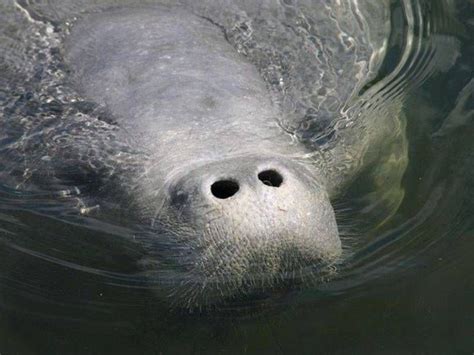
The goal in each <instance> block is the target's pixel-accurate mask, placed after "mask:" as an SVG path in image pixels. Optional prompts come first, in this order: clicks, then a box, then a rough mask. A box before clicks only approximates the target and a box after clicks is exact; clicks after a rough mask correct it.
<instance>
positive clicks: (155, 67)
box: [50, 3, 406, 307]
mask: <svg viewBox="0 0 474 355" xmlns="http://www.w3.org/2000/svg"><path fill="white" fill-rule="evenodd" d="M265 4H266V3H265ZM264 6H268V7H270V8H271V7H272V5H269V4H266V5H264ZM343 20H344V21H355V19H351V18H345V19H343ZM322 25H323V26H328V23H324V24H322ZM332 25H333V26H336V27H337V26H338V23H337V21H334V23H332ZM380 31H381V32H383V31H382V30H380ZM321 32H322V33H324V28H321ZM359 35H361V36H362V33H359ZM371 39H372V40H374V41H375V42H377V41H378V42H377V43H375V44H374V45H373V46H372V45H371V44H370V40H371ZM382 39H383V34H380V33H379V34H372V38H369V37H368V35H367V38H363V37H361V38H359V39H358V40H359V42H360V43H365V45H366V47H365V51H366V53H364V55H365V56H366V57H367V58H370V63H369V62H366V63H365V64H364V65H362V64H361V63H352V62H351V60H354V58H355V57H356V54H354V53H355V51H356V48H354V44H353V43H352V42H351V41H353V39H351V38H350V37H349V36H348V37H347V38H345V37H344V36H343V34H342V33H341V37H340V38H339V39H338V40H340V41H341V43H343V44H344V45H345V46H347V48H346V52H344V53H345V55H346V56H347V57H341V54H338V53H336V51H335V50H334V48H327V51H326V50H324V51H322V52H321V53H319V54H318V56H319V57H321V56H323V59H324V60H323V61H321V67H322V68H323V69H321V71H322V72H323V73H322V74H323V75H321V78H324V80H322V82H318V83H317V84H318V85H319V84H321V85H320V86H321V89H319V91H318V95H319V96H318V97H323V98H324V100H323V103H322V104H320V105H319V107H320V108H321V110H320V112H315V113H313V116H312V117H313V119H312V121H311V123H312V124H314V123H315V122H316V123H317V122H321V123H322V122H324V124H326V126H328V127H332V129H329V130H328V131H330V132H332V134H331V137H330V138H328V139H326V141H325V143H324V144H325V145H324V146H323V145H322V144H321V146H319V148H318V147H315V144H316V143H314V142H313V143H314V144H308V142H307V141H306V142H305V141H303V139H299V138H300V137H299V136H297V135H295V132H297V131H298V128H294V127H301V126H305V125H308V122H307V121H305V120H303V119H302V118H295V117H296V115H293V116H290V115H287V113H286V111H285V109H284V105H285V100H286V96H285V95H286V94H285V93H282V92H278V90H274V86H273V85H274V84H273V83H270V82H269V78H268V77H267V76H265V73H263V71H262V67H263V66H264V64H265V58H263V59H262V58H260V57H259V55H258V53H257V54H255V53H254V54H255V55H254V56H253V57H252V55H247V54H246V53H243V52H242V51H239V50H238V48H236V44H235V43H231V42H232V38H230V36H229V33H228V32H226V30H225V26H224V25H221V24H219V23H218V21H217V20H216V19H213V18H208V17H203V16H199V15H198V14H195V13H193V11H188V10H187V9H186V8H181V7H179V8H178V7H174V6H153V7H144V8H127V7H124V8H113V9H111V10H108V11H103V12H98V13H90V14H84V15H82V16H81V17H80V18H79V19H78V20H77V22H75V23H74V25H73V26H72V30H71V33H70V34H69V35H68V36H67V38H66V42H65V45H64V47H63V53H62V55H63V57H64V58H65V62H66V65H67V66H68V68H69V73H70V78H71V82H72V83H73V87H74V88H75V89H76V90H77V91H78V92H79V94H80V95H82V96H83V97H85V98H87V99H88V100H90V101H94V102H96V103H97V104H98V105H100V107H104V108H105V109H106V111H107V115H108V117H110V120H106V121H107V122H108V124H110V125H111V126H113V130H110V131H107V132H106V133H102V132H98V133H95V134H96V135H95V136H94V137H92V138H90V140H91V141H93V140H94V139H95V140H96V141H97V142H99V141H100V143H94V144H93V145H92V146H93V148H95V149H90V150H87V149H86V148H88V147H84V145H80V143H79V142H77V144H73V145H72V150H73V152H71V153H70V155H71V156H73V157H74V156H81V158H82V159H81V160H77V161H76V160H74V159H72V160H73V161H74V163H73V164H69V163H68V164H69V165H68V164H66V163H65V166H66V165H67V166H68V167H70V166H71V165H76V166H75V169H76V170H78V171H85V170H91V167H92V169H93V170H94V169H95V167H97V165H98V164H101V162H99V163H97V164H95V163H93V161H94V159H96V158H97V156H99V158H100V157H103V156H107V159H109V158H110V157H111V156H112V155H113V156H114V157H113V159H112V158H110V159H109V160H108V163H107V164H103V165H102V166H101V168H100V169H98V168H97V169H95V170H96V171H95V173H96V175H100V176H101V179H102V180H100V181H105V182H104V185H107V188H103V189H102V190H101V191H106V192H107V191H108V193H106V195H107V194H108V196H106V199H109V200H114V201H118V202H119V203H120V205H119V206H120V207H118V208H121V209H123V210H125V211H126V213H127V214H130V215H134V216H135V217H136V218H137V219H138V220H139V221H140V223H141V225H142V226H143V228H144V230H146V232H144V233H143V235H141V236H138V237H137V240H136V242H137V243H140V244H141V245H142V246H143V248H144V250H145V251H146V252H145V253H144V256H143V257H142V258H141V259H140V260H138V263H139V264H140V267H141V269H142V270H143V273H144V274H145V275H146V276H147V277H148V278H149V279H150V280H158V283H159V284H160V286H159V287H157V291H156V292H158V293H159V294H160V295H162V296H163V297H164V298H170V299H172V301H173V302H175V303H177V304H178V305H183V306H186V307H194V306H202V305H207V304H214V303H219V302H222V301H225V300H228V299H232V298H236V297H240V296H242V295H253V294H258V293H259V292H261V291H262V290H268V289H273V288H288V287H290V286H292V285H301V284H305V283H311V282H316V283H317V282H319V281H321V280H323V279H325V278H327V277H328V276H329V275H330V274H331V273H333V272H334V265H336V264H337V263H338V262H339V261H340V260H341V255H343V252H342V251H343V247H344V245H343V243H341V237H340V235H339V231H338V225H337V223H336V218H335V212H334V209H333V207H332V205H331V200H332V199H333V198H334V197H336V196H337V195H338V194H339V193H340V192H341V191H344V189H345V188H346V187H347V185H348V184H349V183H350V182H351V181H352V180H354V178H355V177H356V176H357V174H358V173H359V172H361V171H362V170H363V169H364V168H365V167H367V166H368V165H369V164H371V163H374V162H382V163H383V162H384V157H385V156H392V157H393V154H392V153H393V149H394V148H393V147H394V146H395V145H396V144H398V143H399V142H400V141H401V142H404V138H403V137H404V135H403V125H402V124H401V123H400V120H399V108H400V105H399V103H394V104H392V105H391V106H390V107H388V106H387V107H385V109H384V110H381V111H373V112H372V113H370V114H366V115H364V114H363V112H362V113H361V112H356V113H353V115H354V116H353V117H352V116H351V115H352V113H351V112H349V113H347V114H346V116H345V119H341V115H340V113H338V112H333V114H332V115H331V111H330V110H329V109H325V108H327V107H330V106H331V105H330V104H329V102H330V100H331V99H333V98H334V97H336V98H337V100H338V101H339V102H340V103H344V102H348V101H349V100H350V99H351V98H352V97H353V96H354V93H355V92H356V91H357V89H358V88H360V87H361V86H362V85H363V84H364V83H366V82H367V81H368V80H369V79H370V78H371V76H374V75H375V72H376V69H377V66H378V65H379V64H380V59H381V58H382V57H383V52H384V46H383V40H382ZM369 49H370V50H369ZM309 53H310V56H311V55H312V54H311V53H312V52H311V51H310V52H309ZM314 53H316V52H314ZM331 56H333V57H334V58H332V57H331ZM336 56H339V58H336ZM319 57H318V58H319ZM318 60H319V59H318ZM343 63H345V64H343ZM347 63H349V64H347ZM300 65H301V68H300V69H298V68H297V69H298V70H303V68H304V63H303V61H302V62H301V63H300ZM342 65H345V66H344V67H342ZM357 65H359V66H360V67H361V68H362V69H361V70H360V71H359V73H358V74H357V75H356V76H354V74H353V73H354V71H353V69H354V67H355V66H357ZM333 66H334V67H333ZM338 66H340V67H338ZM295 67H297V65H295ZM326 68H327V69H326ZM351 70H352V71H351ZM300 74H301V73H300ZM301 75H302V74H301ZM324 82H326V83H327V86H328V87H324ZM310 85H311V84H310ZM315 85H316V83H315ZM277 86H278V85H277ZM329 93H331V95H333V96H330V95H329ZM288 95H289V94H288ZM334 95H336V96H334ZM315 97H316V96H315ZM310 99H311V100H313V99H312V98H310ZM325 105H326V106H325ZM341 107H342V106H341ZM296 111H297V110H296ZM318 115H319V116H318ZM314 117H316V119H314ZM355 117H357V120H355V119H354V118H355ZM336 122H338V125H336V124H335V123H336ZM291 127H293V128H291ZM394 132H395V134H394ZM74 134H75V135H76V136H77V132H75V133H74ZM295 137H296V139H295ZM393 137H396V139H393ZM119 144H120V145H123V146H127V147H132V148H133V149H134V150H136V151H139V152H140V154H139V155H137V157H136V158H135V159H132V160H130V159H129V160H127V159H121V153H117V149H115V147H116V146H117V145H119ZM97 147H99V148H98V149H97ZM89 148H90V147H89ZM74 150H77V151H78V152H79V151H80V154H79V153H77V154H76V153H74ZM109 150H110V152H111V153H109ZM91 151H92V152H91ZM112 152H113V153H112ZM381 152H385V153H383V154H382V153H381ZM401 152H402V153H400V154H399V155H400V156H401V157H402V158H401V160H403V158H404V157H405V155H404V154H405V153H406V152H405V151H404V150H403V149H401ZM397 154H398V153H397ZM50 155H52V154H50ZM58 156H65V154H64V152H62V153H60V154H58ZM102 160H104V159H102ZM382 163H381V164H382ZM83 165H87V167H86V166H84V168H82V166H83ZM382 165H383V164H382ZM400 166H402V168H401V169H399V170H400V172H399V173H398V174H399V175H397V176H398V178H399V177H400V176H401V174H402V173H403V168H404V165H403V163H402V164H401V165H400ZM66 170H67V169H66ZM99 170H100V171H99ZM384 174H385V175H386V173H385V172H384V173H382V174H379V175H378V176H379V177H380V176H385V175H384ZM55 176H56V177H57V176H61V174H56V175H55ZM64 176H66V175H64ZM104 176H105V178H104ZM68 179H70V176H69V175H68V176H67V178H64V181H62V184H63V185H67V184H68V183H69V182H68V181H69V180H68ZM56 183H57V181H56ZM69 184H72V183H69ZM382 184H383V182H382ZM395 185H396V184H395ZM110 186H112V187H110ZM111 191H112V192H111ZM104 204H105V203H104ZM171 296H172V297H171Z"/></svg>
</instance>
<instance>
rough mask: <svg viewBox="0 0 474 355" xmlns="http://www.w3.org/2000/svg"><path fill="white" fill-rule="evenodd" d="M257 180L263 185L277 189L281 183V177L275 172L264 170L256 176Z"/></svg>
mask: <svg viewBox="0 0 474 355" xmlns="http://www.w3.org/2000/svg"><path fill="white" fill-rule="evenodd" d="M258 179H259V180H260V181H261V182H263V183H264V184H265V185H268V186H272V187H279V186H280V185H281V184H282V182H283V176H281V175H280V173H278V172H277V171H276V170H264V171H262V172H261V173H259V174H258Z"/></svg>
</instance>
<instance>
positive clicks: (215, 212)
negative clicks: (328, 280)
mask: <svg viewBox="0 0 474 355" xmlns="http://www.w3.org/2000/svg"><path fill="white" fill-rule="evenodd" d="M311 168H312V166H310V165H309V166H308V165H304V164H301V163H299V162H294V161H292V160H290V159H287V158H285V157H282V156H262V155H253V156H252V155H244V156H238V157H231V158H228V159H225V160H215V161H210V162H205V163H201V164H194V165H193V164H190V165H186V164H184V165H183V166H182V169H179V172H178V173H176V172H174V173H173V174H172V176H169V177H168V180H167V182H166V183H165V184H163V186H164V187H163V188H161V189H160V191H159V193H158V194H157V195H159V198H158V199H157V200H159V201H160V206H159V208H158V209H157V210H156V211H155V212H153V215H152V216H150V218H151V219H152V221H151V223H152V225H153V229H154V230H155V231H158V232H157V233H156V236H155V237H149V238H147V243H148V246H147V249H148V254H147V256H146V257H145V258H144V259H143V260H142V261H141V264H142V266H143V267H144V268H145V269H146V270H147V271H146V273H147V275H148V277H149V278H150V279H151V280H156V281H157V283H158V284H159V286H158V287H157V289H159V290H160V291H161V292H163V291H164V292H165V295H166V296H167V297H170V295H172V297H171V299H172V301H173V302H175V303H177V304H178V305H180V306H182V305H185V306H188V307H194V306H202V305H209V304H215V303H220V302H223V301H227V300H232V299H239V298H241V297H242V296H245V297H248V296H261V295H263V294H264V293H265V294H267V295H270V296H271V294H272V291H274V290H278V291H282V290H290V289H293V288H294V287H295V286H298V287H300V286H304V285H307V284H312V283H314V282H315V283H318V282H320V281H321V280H322V278H324V277H327V276H328V273H330V272H331V270H333V265H334V264H335V263H336V262H337V261H338V259H339V257H340V255H341V251H342V249H341V241H340V239H339V234H338V227H337V224H336V220H335V214H334V210H333V208H332V206H331V204H330V201H329V197H328V193H327V191H326V189H325V187H324V184H323V183H322V181H320V179H318V177H317V176H316V174H315V173H314V168H313V169H312V170H313V171H312V170H311ZM155 201H156V200H155ZM279 293H280V294H281V292H279Z"/></svg>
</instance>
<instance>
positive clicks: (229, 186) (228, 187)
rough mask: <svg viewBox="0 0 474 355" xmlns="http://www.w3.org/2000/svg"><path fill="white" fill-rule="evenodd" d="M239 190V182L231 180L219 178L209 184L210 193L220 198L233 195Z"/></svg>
mask: <svg viewBox="0 0 474 355" xmlns="http://www.w3.org/2000/svg"><path fill="white" fill-rule="evenodd" d="M237 191H239V184H238V183H236V182H235V181H232V180H219V181H216V182H215V183H213V184H212V185H211V192H212V194H213V195H214V196H215V197H217V198H221V199H225V198H229V197H232V196H234V195H235V194H236V193H237Z"/></svg>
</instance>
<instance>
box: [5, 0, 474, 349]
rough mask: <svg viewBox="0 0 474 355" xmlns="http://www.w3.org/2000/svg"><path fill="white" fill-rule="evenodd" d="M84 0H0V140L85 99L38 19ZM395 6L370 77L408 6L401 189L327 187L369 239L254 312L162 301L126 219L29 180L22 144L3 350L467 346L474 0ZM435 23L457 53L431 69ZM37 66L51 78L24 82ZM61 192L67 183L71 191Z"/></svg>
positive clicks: (52, 18) (473, 314) (47, 20)
mask: <svg viewBox="0 0 474 355" xmlns="http://www.w3.org/2000/svg"><path fill="white" fill-rule="evenodd" d="M98 3H99V5H98V7H97V8H102V7H104V8H107V6H110V4H109V5H107V6H105V5H104V6H102V5H101V2H98ZM329 3H331V4H332V6H336V5H335V3H336V1H334V2H329ZM353 3H354V4H355V3H357V2H356V1H355V2H353ZM285 4H286V5H287V4H288V2H287V1H284V2H282V6H284V5H285ZM88 6H89V7H94V6H96V5H94V4H92V2H88V1H84V2H81V4H79V3H68V2H64V3H62V4H59V3H58V4H55V3H54V2H51V3H49V2H27V1H18V2H17V3H13V2H12V3H10V2H7V1H2V2H0V21H3V24H2V25H0V58H1V60H2V61H1V62H0V73H1V75H0V76H1V77H0V85H1V87H0V108H1V109H2V110H1V112H0V119H1V120H2V122H3V123H4V122H7V121H8V122H9V124H8V125H2V124H0V129H2V130H3V131H0V154H4V155H3V156H5V154H8V152H9V147H10V146H11V144H12V143H15V142H16V141H18V140H19V139H20V138H21V129H22V128H24V127H25V125H24V122H25V121H26V122H28V120H29V119H33V118H31V117H39V116H38V112H40V113H43V114H44V116H42V117H51V116H59V115H62V114H63V113H64V112H65V111H64V110H65V109H69V110H79V111H80V110H82V111H87V109H84V108H79V109H78V108H77V107H76V106H74V105H71V106H65V104H64V102H59V101H58V102H57V101H55V100H56V99H57V98H58V97H61V95H62V94H63V95H64V97H66V96H67V95H68V93H67V92H66V93H62V92H61V91H60V90H59V91H58V90H56V89H57V88H58V87H60V86H59V84H58V85H56V84H57V83H59V82H61V80H62V75H64V69H63V68H61V67H58V65H57V63H60V58H59V59H58V58H56V57H57V56H59V54H58V53H57V52H56V51H55V49H54V48H55V46H57V45H58V43H56V42H55V41H56V37H55V36H49V37H48V35H51V34H52V33H55V31H58V30H59V29H60V28H61V26H64V23H61V22H60V21H59V20H57V19H61V18H67V17H68V16H69V17H70V16H72V15H74V14H78V13H79V12H80V10H79V9H82V8H87V7H88ZM100 11H104V10H102V9H101V10H100ZM391 11H392V15H391V18H392V30H391V38H390V40H389V46H390V48H389V51H388V54H387V58H386V60H385V62H384V64H383V66H382V69H381V72H380V74H379V77H378V79H377V80H380V81H383V80H384V77H386V76H387V75H389V74H390V73H391V72H393V71H394V70H396V69H395V68H396V67H397V64H398V63H399V61H401V60H402V59H401V58H402V57H403V53H404V52H403V50H404V49H403V48H404V46H405V45H406V43H405V41H406V37H405V36H406V35H407V33H409V32H410V29H409V27H410V26H409V25H410V21H409V20H407V17H408V16H409V13H410V11H412V12H413V14H414V20H413V23H411V25H412V27H413V28H414V29H413V28H412V30H413V31H414V32H415V33H418V36H414V38H415V42H416V40H417V39H419V38H421V39H422V40H421V44H419V47H417V46H416V45H415V46H414V49H413V51H414V52H416V51H418V52H417V54H414V53H411V58H412V59H413V61H410V60H408V61H407V63H412V64H410V65H409V66H410V68H409V69H406V68H405V69H403V70H401V71H400V72H399V73H398V75H399V76H403V75H405V76H407V77H409V78H410V80H411V81H410V83H409V84H407V85H405V86H404V87H403V88H404V89H406V90H408V89H411V90H412V91H410V95H409V97H408V99H407V100H406V103H405V105H404V110H405V114H406V116H407V132H408V140H409V165H408V169H407V172H406V173H405V174H404V178H403V187H404V188H405V196H404V199H403V201H402V203H401V206H400V207H399V208H398V209H397V211H396V213H395V214H394V215H393V216H391V217H390V218H389V220H388V221H386V222H385V223H384V224H383V225H382V226H380V227H376V226H374V223H372V222H371V219H370V216H372V215H371V213H369V212H370V211H369V212H367V210H364V209H363V208H362V207H360V206H361V203H360V201H361V198H360V194H358V189H359V186H358V185H357V183H356V184H354V187H353V188H352V190H351V191H350V192H349V193H348V194H347V195H346V200H345V201H344V198H342V201H338V203H342V204H343V205H344V207H346V208H347V210H348V212H347V215H346V217H344V215H343V217H342V218H347V219H349V222H351V223H348V225H352V226H353V231H352V232H353V233H354V235H355V236H356V237H358V238H361V240H363V241H364V242H363V243H355V246H354V250H353V254H352V256H351V258H350V260H348V261H347V263H346V264H345V265H344V267H342V268H341V270H340V274H339V277H336V278H334V279H333V280H330V281H329V282H328V283H326V284H324V285H322V286H321V287H319V288H317V289H312V288H308V289H304V290H299V291H297V292H295V294H291V295H288V296H285V297H283V299H282V300H280V301H279V302H278V303H277V304H268V305H266V306H265V307H261V308H259V311H258V312H256V311H255V310H254V309H253V308H251V307H250V304H245V303H244V304H240V305H239V306H233V307H234V309H229V310H224V311H222V310H221V311H220V312H199V311H194V312H193V313H188V312H186V311H171V310H169V309H167V308H166V307H165V306H163V305H162V304H161V303H160V302H159V301H157V300H156V297H155V296H154V294H153V293H152V292H150V290H149V287H148V286H147V284H146V282H145V281H144V280H143V279H141V278H139V277H137V276H136V275H137V274H138V273H137V269H136V266H135V265H134V264H133V262H132V260H133V258H134V253H135V252H136V251H135V250H134V249H133V248H131V247H130V245H128V244H127V242H125V241H124V240H126V239H127V238H126V237H127V236H129V235H130V234H131V233H133V232H131V230H132V229H133V228H132V227H133V226H128V225H120V224H118V223H117V224H114V223H112V222H104V221H101V220H97V219H94V218H92V217H90V216H89V215H81V214H80V213H77V210H78V209H81V208H84V207H89V206H88V205H87V201H83V200H81V198H80V196H78V197H77V199H75V200H74V201H75V202H74V204H73V206H71V205H70V204H67V205H65V204H61V203H59V202H58V201H60V200H61V198H64V196H58V195H57V193H55V192H54V191H53V192H51V191H38V190H35V191H31V190H29V189H27V188H26V182H27V181H28V178H29V170H28V163H32V162H31V161H28V159H24V157H23V158H21V159H20V158H18V170H19V171H21V173H22V176H23V177H24V179H20V183H19V182H18V180H15V179H13V178H12V179H10V178H9V177H10V176H12V175H14V174H13V173H14V172H11V174H5V173H4V174H0V176H1V177H2V180H1V181H0V354H1V355H9V354H109V353H113V354H161V353H163V354H169V353H179V354H182V353H183V354H184V353H198V354H200V353H203V354H212V353H223V354H224V353H226V354H227V353H232V354H233V353H235V354H241V353H250V354H262V353H263V354H266V353H269V354H270V353H271V354H273V353H276V354H280V353H284V354H287V353H288V354H293V353H295V354H473V353H474V275H473V270H474V105H473V103H474V97H473V91H474V78H473V69H474V65H473V62H472V58H473V57H474V40H473V35H472V34H473V33H474V4H473V3H472V1H468V0H458V1H446V2H442V1H439V2H436V1H432V2H428V1H426V2H423V1H416V0H413V1H408V0H407V1H404V2H398V1H393V2H392V4H391ZM64 14H69V15H68V16H65V15H64ZM71 14H72V15H71ZM427 23H429V24H430V26H427ZM45 24H46V25H45ZM427 28H428V29H427ZM420 29H425V30H426V32H427V34H426V36H423V35H419V33H420V32H423V30H420ZM438 30H439V31H440V32H442V33H443V35H442V36H439V37H436V41H440V42H441V44H443V43H445V42H446V43H447V42H449V43H450V45H446V46H444V45H440V46H434V47H431V48H435V49H436V48H437V50H445V51H446V50H447V49H446V48H449V49H450V50H452V51H455V53H454V54H455V55H452V56H450V55H448V54H449V53H447V55H446V56H442V57H443V58H452V62H450V63H447V64H446V65H444V66H443V67H444V68H445V69H444V71H436V72H434V71H433V72H431V71H430V70H426V67H429V65H430V60H432V59H433V58H437V57H436V56H435V55H433V52H430V51H429V50H428V51H427V54H426V53H425V54H420V53H424V52H423V48H424V45H425V43H423V41H427V42H428V41H431V40H432V38H433V37H430V36H429V34H432V33H437V32H436V31H438ZM453 41H454V42H455V43H456V45H455V46H451V43H453ZM426 47H427V48H430V47H429V46H428V45H427V44H426ZM45 53H46V54H45ZM51 63H53V64H54V65H53V64H51ZM418 63H421V64H419V65H418ZM48 65H50V66H49V67H48ZM12 68H18V69H12ZM417 73H424V74H423V75H424V77H419V76H417V75H416V74H417ZM26 77H27V78H26ZM45 78H47V79H45ZM27 79H28V80H27ZM41 80H47V81H48V83H49V84H51V83H54V84H55V85H51V86H50V87H47V88H43V87H42V88H38V87H37V86H34V83H35V82H36V83H38V82H41ZM394 82H396V78H395V79H394ZM32 83H33V84H32ZM415 84H416V85H415ZM387 85H390V84H387ZM35 90H36V91H35ZM37 91H42V92H41V94H42V95H43V96H39V97H40V98H41V99H38V100H36V97H35V95H36V94H37ZM54 95H56V96H54ZM51 97H54V98H55V100H51V101H49V98H51ZM32 98H33V99H32ZM90 111H93V108H91V109H90V110H89V111H87V112H86V113H85V114H86V115H87V114H89V113H90ZM22 120H23V121H22ZM12 122H13V123H12ZM66 128H67V127H66ZM69 128H70V127H69ZM42 129H46V130H47V129H48V126H47V125H45V126H43V127H42ZM36 133H38V132H36ZM41 133H44V131H41ZM46 136H47V135H46ZM38 144H47V142H46V141H41V142H40V143H38ZM29 149H31V147H29ZM27 151H28V150H25V154H27ZM20 155H21V154H20ZM20 155H19V156H20ZM5 161H6V160H5V159H3V160H2V159H0V163H1V164H3V165H1V164H0V168H5V166H7V165H6V164H5V163H4V162H5ZM22 184H25V185H22ZM64 193H66V194H67V195H68V196H69V197H72V199H74V196H75V195H74V194H75V192H74V191H69V192H64ZM351 196H358V198H357V199H356V198H354V199H351ZM362 200H363V199H362ZM83 204H86V205H83ZM365 207H367V206H365ZM369 210H370V209H369ZM372 217H373V216H372ZM344 222H346V221H344ZM119 237H125V238H119Z"/></svg>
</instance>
